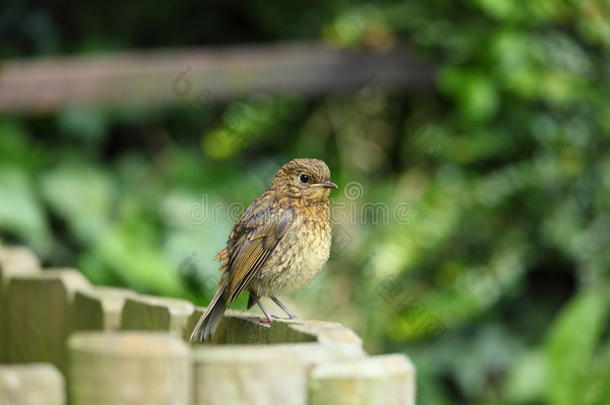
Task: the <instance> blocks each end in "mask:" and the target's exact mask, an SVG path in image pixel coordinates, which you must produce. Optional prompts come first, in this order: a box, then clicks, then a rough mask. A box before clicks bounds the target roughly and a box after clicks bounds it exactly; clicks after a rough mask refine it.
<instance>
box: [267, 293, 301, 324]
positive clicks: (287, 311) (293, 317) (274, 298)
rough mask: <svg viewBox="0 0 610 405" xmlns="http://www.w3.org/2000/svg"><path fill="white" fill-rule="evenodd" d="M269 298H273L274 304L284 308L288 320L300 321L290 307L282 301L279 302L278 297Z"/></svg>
mask: <svg viewBox="0 0 610 405" xmlns="http://www.w3.org/2000/svg"><path fill="white" fill-rule="evenodd" d="M269 298H271V299H272V300H273V302H275V303H276V304H277V306H278V307H280V308H282V311H284V312H285V313H286V315H288V319H298V317H297V316H296V315H295V314H294V313H292V311H291V310H289V309H288V307H287V306H286V305H284V304H283V303H282V301H280V300H278V299H277V297H274V296H270V297H269Z"/></svg>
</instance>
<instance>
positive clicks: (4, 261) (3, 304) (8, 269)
mask: <svg viewBox="0 0 610 405" xmlns="http://www.w3.org/2000/svg"><path fill="white" fill-rule="evenodd" d="M39 271H40V262H39V261H38V258H37V257H36V255H34V252H32V251H31V250H30V249H27V248H24V247H17V246H1V245H0V363H6V362H7V361H8V352H9V350H10V348H9V344H8V336H7V333H8V329H9V324H8V320H7V314H6V308H7V306H8V296H7V288H6V286H7V285H8V282H9V280H10V278H11V277H14V276H18V275H20V274H35V273H38V272H39Z"/></svg>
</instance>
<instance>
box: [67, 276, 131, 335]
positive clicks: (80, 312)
mask: <svg viewBox="0 0 610 405" xmlns="http://www.w3.org/2000/svg"><path fill="white" fill-rule="evenodd" d="M136 295H137V293H135V292H133V291H130V290H126V289H123V288H111V287H97V288H94V289H91V290H89V291H77V292H76V294H75V296H74V311H73V316H74V319H73V325H72V326H73V327H72V329H73V330H74V331H85V330H118V329H119V328H120V326H121V314H122V312H123V305H124V303H125V300H126V299H127V298H128V297H135V296H136Z"/></svg>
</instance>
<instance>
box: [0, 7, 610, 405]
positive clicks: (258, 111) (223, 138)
mask: <svg viewBox="0 0 610 405" xmlns="http://www.w3.org/2000/svg"><path fill="white" fill-rule="evenodd" d="M291 44H293V45H291ZM259 46H265V49H266V51H265V52H262V53H260V52H259V53H257V52H254V54H252V53H249V52H251V51H250V50H251V49H259V48H257V47H259ZM218 47H223V48H222V49H224V50H227V52H230V54H231V55H237V56H236V58H237V60H238V62H239V61H241V62H239V63H237V62H236V63H234V64H233V65H232V66H233V68H231V69H232V70H231V69H229V70H227V71H226V75H225V73H223V72H224V70H223V68H222V66H223V65H222V64H223V63H225V62H224V59H223V58H224V56H223V55H225V54H224V53H220V54H214V53H212V54H205V55H203V56H202V58H203V59H202V60H206V61H209V62H210V63H212V64H217V65H213V66H214V69H220V70H218V71H212V72H211V73H210V69H207V68H205V67H204V68H202V67H201V66H202V65H201V64H199V62H197V60H200V59H196V60H195V59H189V57H186V56H184V54H180V53H179V52H178V54H176V55H177V56H176V57H175V58H174V57H172V56H171V55H173V54H172V53H171V52H172V50H179V49H182V50H185V49H186V50H189V51H188V52H193V54H194V55H198V53H197V52H199V51H198V50H200V48H207V49H219V48H218ZM286 49H289V50H290V52H286ZM156 52H166V53H163V55H166V56H165V57H164V59H163V58H162V60H163V66H164V69H165V70H164V73H163V74H162V75H158V76H154V75H152V76H150V77H148V79H147V80H148V81H147V80H145V79H146V78H144V79H142V81H141V82H138V83H134V80H123V81H122V82H120V81H119V80H118V79H117V80H115V81H113V80H112V77H113V76H112V75H110V77H111V79H108V78H107V77H106V76H104V75H105V74H106V73H108V72H110V73H112V72H115V71H121V69H123V71H127V70H129V69H128V67H129V64H130V63H136V64H137V63H141V64H140V65H136V66H140V67H142V66H150V67H151V68H155V67H156V66H160V65H161V63H156V59H155V58H156V56H155V55H159V54H157V53H156ZM167 52H169V53H167ZM223 52H224V51H223ZM397 52H398V53H397ZM295 54H296V55H301V56H302V57H301V59H299V58H298V57H296V56H294V55H295ZM117 55H118V56H117ZM121 55H123V56H121ZM125 55H131V56H129V57H125V58H124V56H125ZM167 55H169V57H167ZM329 55H331V56H332V55H340V56H341V58H344V59H341V60H347V61H351V62H350V63H343V64H340V63H338V62H336V60H335V59H333V58H334V56H333V57H329ZM388 55H389V56H388ZM225 56H226V55H225ZM98 57H101V58H102V59H96V58H98ZM0 58H2V61H3V62H2V64H1V65H0V237H1V238H2V241H3V242H4V243H7V244H22V245H27V246H29V247H31V248H33V249H34V250H35V251H36V253H37V254H38V255H40V256H41V257H42V258H43V263H44V264H45V265H46V266H72V267H76V268H78V269H80V270H81V271H82V272H83V273H84V274H85V275H86V276H87V277H88V278H89V279H90V280H91V281H92V282H94V283H97V284H107V285H117V286H127V287H129V288H133V289H136V290H138V291H141V292H146V293H150V294H158V295H167V296H173V297H181V298H185V299H189V300H193V301H195V302H197V303H198V304H200V305H205V304H206V303H207V301H208V300H209V298H210V297H211V295H212V294H213V292H214V289H215V287H216V282H217V280H218V273H217V264H216V262H214V260H213V256H214V255H215V254H216V252H218V251H219V250H220V249H221V248H222V247H223V246H224V243H225V241H226V238H227V235H228V233H229V231H230V229H231V226H232V223H233V221H234V220H235V218H236V217H237V215H239V212H240V211H241V210H242V209H243V208H244V207H245V206H247V204H249V203H250V202H251V201H252V200H253V199H254V198H255V197H256V196H257V195H258V194H259V193H260V192H261V191H262V190H264V189H265V188H266V186H267V185H268V184H269V182H270V181H271V178H272V176H273V174H274V172H275V171H276V170H277V169H278V168H279V166H281V165H282V164H283V163H285V162H287V161H288V160H290V159H292V158H295V157H316V158H319V159H323V160H325V161H326V162H327V163H328V165H329V166H330V168H331V171H332V173H333V180H334V181H335V182H336V183H337V184H339V186H340V188H339V190H337V191H334V192H333V195H332V202H333V207H334V208H333V218H334V237H335V239H334V247H333V251H332V254H331V258H330V260H329V263H328V265H327V266H326V270H325V271H324V272H323V274H322V275H321V276H320V277H319V278H318V279H316V280H315V281H314V283H313V284H312V285H311V286H310V287H309V288H307V289H306V290H304V291H302V292H299V293H297V294H296V295H295V296H293V297H287V298H288V299H287V302H288V303H289V304H290V305H289V306H291V307H292V308H293V309H294V311H295V312H297V313H298V314H300V315H301V316H302V317H304V318H315V319H324V320H333V321H338V322H342V323H344V324H345V325H347V326H349V327H351V328H353V329H354V330H355V331H356V332H357V333H358V334H359V335H361V336H362V337H363V339H364V345H365V348H366V349H367V350H368V351H369V352H370V353H385V352H403V353H406V354H408V355H409V356H410V357H411V358H412V360H413V361H414V362H415V364H416V366H417V373H418V376H417V379H418V381H417V383H418V403H419V404H423V405H427V404H462V403H470V404H522V405H526V404H551V405H555V404H592V405H593V404H610V339H609V337H610V327H609V322H608V312H609V311H608V309H609V304H610V303H609V300H608V297H609V292H610V270H609V269H610V249H609V248H610V231H609V229H610V210H609V208H610V154H609V153H608V151H609V147H610V3H608V2H607V1H604V0H582V1H577V0H539V1H530V2H522V1H518V0H460V1H449V0H437V1H424V0H417V1H404V2H399V1H389V0H387V1H377V2H364V1H359V2H347V1H330V2H321V1H314V2H309V3H303V2H297V1H285V2H281V3H275V4H271V3H270V2H265V1H259V0H254V1H250V2H247V3H242V2H237V1H233V0H228V1H223V2H221V3H214V4H203V3H202V2H195V1H192V0H177V1H174V2H167V3H159V4H155V5H154V6H152V5H151V4H150V3H149V2H144V1H139V0H136V1H131V2H128V3H124V2H119V1H114V0H112V1H107V2H104V3H100V2H68V3H67V4H66V3H63V2H53V1H26V0H6V1H5V2H4V3H3V5H2V6H1V7H0ZM48 58H53V59H52V60H54V61H58V60H60V59H62V58H69V61H70V62H69V63H71V64H68V65H61V64H60V65H59V66H60V67H59V68H54V67H53V66H55V65H52V64H49V65H47V64H45V62H44V61H45V60H47V59H48ZM104 58H107V59H104ZM113 58H118V59H113ZM121 58H123V59H121ZM21 59H27V60H28V61H29V62H27V63H26V64H25V65H22V64H21V62H18V60H21ZM229 59H230V58H229ZM81 60H84V61H89V62H91V64H92V65H87V66H89V67H90V69H89V68H88V70H87V69H84V68H82V65H78V64H79V61H81ZM299 60H301V62H299ZM104 61H106V62H104ZM108 61H110V62H108ZM138 61H140V62H138ZM189 61H190V62H189ZM367 61H369V62H367ZM89 62H87V63H89ZM229 62H230V61H229ZM361 62H362V63H361ZM54 63H55V62H54ZM261 63H262V64H263V65H265V63H266V64H267V65H265V66H267V67H264V68H263V70H264V69H268V70H267V71H266V73H265V72H263V73H265V74H261V71H257V74H251V75H247V74H240V72H241V70H240V69H245V71H248V69H250V68H251V66H259V64H261ZM325 63H326V64H327V65H328V66H330V67H332V68H333V69H330V68H329V69H327V70H323V71H321V72H318V71H316V70H315V69H313V68H312V69H313V70H311V71H310V74H308V70H309V69H310V68H309V67H307V68H304V64H307V66H309V65H312V66H317V64H325ZM327 65H325V66H327ZM72 66H75V67H74V69H72V68H71V67H72ZM78 66H81V67H80V68H78ZM91 66H93V67H94V68H91ZM125 66H127V68H126V67H125ZM206 66H208V65H206ZM235 66H237V68H236V67H235ZM363 66H365V68H363ZM81 68H82V70H79V69H81ZM53 69H55V70H54V73H53V75H55V76H58V77H59V76H61V75H64V76H62V77H64V78H67V79H66V80H67V82H62V83H63V84H61V87H60V88H59V90H57V89H54V90H53V87H52V86H51V87H49V88H51V90H49V88H47V87H44V86H38V85H37V84H36V83H38V82H37V81H36V80H43V79H44V80H47V79H46V77H47V76H45V72H47V70H53ZM96 69H97V70H96ZM206 69H207V70H206ZM214 69H211V70H214ZM359 69H360V70H359ZM132 70H133V71H135V73H134V72H132V73H126V74H127V76H122V77H123V78H124V77H130V76H128V75H129V74H135V75H137V74H138V72H139V70H138V69H137V68H133V69H132ZM83 72H84V73H83ZM295 72H296V73H295ZM354 72H356V73H354ZM85 73H86V74H85ZM89 74H91V75H92V76H88V75H89ZM53 75H51V76H53ZM189 75H190V76H189ZM214 75H216V76H214ZM350 75H352V76H350ZM322 76H323V77H322ZM41 77H42V78H43V79H40V78H41ZM100 77H102V78H105V79H104V80H101V79H100ZM117 77H118V76H117ZM210 78H212V79H210ZM280 79H282V80H284V82H283V84H282V85H277V82H278V81H279V80H280ZM322 79H323V80H322ZM49 80H51V79H49ZM297 82H298V83H300V84H299V85H296V84H295V83H297ZM66 83H68V84H67V85H66ZM72 83H74V84H73V85H72ZM260 83H263V84H260ZM28 86H30V87H29V89H30V90H27V89H28ZM112 89H115V90H116V89H118V90H117V91H118V92H114V93H112V94H111V95H110V96H105V97H106V98H105V99H104V100H101V101H100V102H98V100H96V99H95V97H96V96H95V95H98V96H99V95H100V94H102V95H103V93H104V92H105V91H110V90H112ZM121 89H122V91H123V92H122V93H121V92H120V91H121ZM150 89H157V90H155V91H152V90H150ZM26 90H27V91H26ZM32 90H33V91H32ZM28 91H29V92H28ZM3 93H4V94H3ZM81 93H83V94H84V93H86V94H85V95H84V96H83V94H81ZM66 94H68V95H69V97H67V98H66V99H62V97H63V96H64V95H66ZM149 96H150V97H149ZM57 97H59V98H57ZM79 97H80V98H79ZM102 98H103V97H102ZM269 306H271V305H269ZM234 308H238V309H243V308H245V302H244V300H243V297H242V299H241V300H239V301H238V302H236V303H235V304H234Z"/></svg>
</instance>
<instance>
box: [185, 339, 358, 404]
mask: <svg viewBox="0 0 610 405" xmlns="http://www.w3.org/2000/svg"><path fill="white" fill-rule="evenodd" d="M363 356H365V353H364V352H363V351H362V348H361V347H360V346H359V345H356V344H350V343H337V344H319V343H296V344H278V345H274V344H271V345H202V346H197V347H196V348H194V349H193V358H194V362H195V366H194V368H195V376H194V377H195V378H194V381H195V385H194V389H195V398H194V404H195V405H226V404H231V405H242V404H244V405H246V404H247V405H263V404H264V405H304V404H305V403H306V392H307V372H308V370H309V369H310V368H311V366H312V365H315V364H321V363H325V362H329V361H339V360H347V359H354V358H362V357H363Z"/></svg>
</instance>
